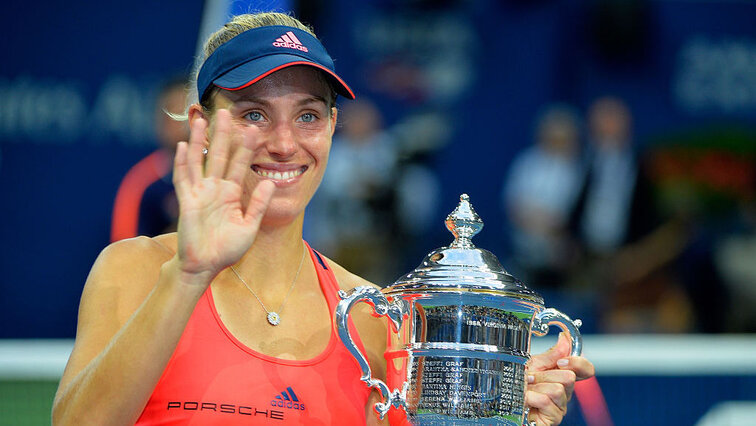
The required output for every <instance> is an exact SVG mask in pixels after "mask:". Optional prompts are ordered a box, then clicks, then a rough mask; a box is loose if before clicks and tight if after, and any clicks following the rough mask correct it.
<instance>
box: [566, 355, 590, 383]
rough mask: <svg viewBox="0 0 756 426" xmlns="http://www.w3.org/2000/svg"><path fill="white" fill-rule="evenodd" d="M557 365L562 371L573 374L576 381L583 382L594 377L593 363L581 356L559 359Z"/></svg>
mask: <svg viewBox="0 0 756 426" xmlns="http://www.w3.org/2000/svg"><path fill="white" fill-rule="evenodd" d="M557 365H558V367H559V368H560V369H562V370H568V371H572V372H574V373H575V376H577V379H578V380H585V379H588V378H591V377H593V376H595V375H596V368H595V367H594V366H593V363H591V362H590V361H588V359H587V358H585V357H582V356H571V357H567V358H563V359H560V360H559V361H558V362H557Z"/></svg>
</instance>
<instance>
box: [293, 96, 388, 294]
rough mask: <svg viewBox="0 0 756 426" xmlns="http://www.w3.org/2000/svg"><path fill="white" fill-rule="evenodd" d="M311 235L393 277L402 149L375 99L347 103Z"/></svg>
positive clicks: (372, 271)
mask: <svg viewBox="0 0 756 426" xmlns="http://www.w3.org/2000/svg"><path fill="white" fill-rule="evenodd" d="M339 119H340V121H341V122H342V127H341V129H339V131H338V133H337V134H336V135H335V136H334V138H333V146H332V148H331V154H330V157H329V160H328V168H327V169H326V173H325V176H324V177H323V182H322V184H321V186H320V188H319V189H318V192H317V193H316V195H315V197H314V199H313V202H312V204H311V206H312V208H311V212H310V214H311V218H310V219H309V220H310V222H309V226H308V230H307V238H308V239H309V240H310V241H311V242H312V244H313V245H316V246H317V247H320V250H322V251H323V252H324V253H325V254H327V255H328V256H331V257H333V259H334V260H335V261H336V262H338V263H340V264H341V265H343V266H344V267H345V268H347V269H349V270H351V271H353V272H355V273H357V274H359V275H361V276H364V277H366V278H367V279H369V280H371V281H373V282H376V283H381V284H384V285H385V284H387V281H388V280H390V279H393V278H395V277H393V272H394V268H393V267H391V266H389V264H390V262H392V261H393V260H392V259H393V256H392V255H391V253H390V249H391V244H392V237H393V235H394V232H393V230H394V228H395V219H394V217H395V215H394V207H395V192H394V183H395V182H394V180H395V176H396V165H397V153H396V147H395V142H394V140H393V139H392V138H391V137H390V136H389V134H388V132H386V131H385V129H384V125H383V118H382V116H381V113H380V112H379V111H378V109H377V108H376V106H375V105H374V104H373V103H372V102H370V101H369V100H364V99H363V100H358V101H354V102H350V103H349V104H348V105H346V106H344V108H343V110H342V111H341V113H340V114H339Z"/></svg>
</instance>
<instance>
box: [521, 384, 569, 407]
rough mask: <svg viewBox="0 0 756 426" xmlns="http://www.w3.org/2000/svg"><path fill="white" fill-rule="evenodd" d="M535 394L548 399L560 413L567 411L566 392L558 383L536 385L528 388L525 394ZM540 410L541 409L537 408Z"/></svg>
mask: <svg viewBox="0 0 756 426" xmlns="http://www.w3.org/2000/svg"><path fill="white" fill-rule="evenodd" d="M529 392H536V393H539V394H543V395H546V396H548V397H549V399H550V400H551V402H552V403H553V404H554V405H556V406H557V407H559V409H560V410H562V411H567V391H566V389H565V388H564V386H562V385H561V384H560V383H538V384H535V385H530V386H528V391H527V392H526V394H527V393H529ZM539 408H542V407H539Z"/></svg>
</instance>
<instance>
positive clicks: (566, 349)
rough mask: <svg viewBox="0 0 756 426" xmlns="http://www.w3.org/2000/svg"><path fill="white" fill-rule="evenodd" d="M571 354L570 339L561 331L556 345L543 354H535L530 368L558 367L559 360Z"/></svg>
mask: <svg viewBox="0 0 756 426" xmlns="http://www.w3.org/2000/svg"><path fill="white" fill-rule="evenodd" d="M569 355H570V341H569V339H567V336H566V335H565V334H564V333H559V338H558V339H557V342H556V344H555V345H554V346H552V347H551V348H550V349H549V350H547V351H546V352H544V353H542V354H537V355H533V356H532V357H531V358H530V362H529V363H528V370H531V371H544V370H551V369H554V368H556V366H557V361H559V360H560V359H562V358H566V357H568V356H569Z"/></svg>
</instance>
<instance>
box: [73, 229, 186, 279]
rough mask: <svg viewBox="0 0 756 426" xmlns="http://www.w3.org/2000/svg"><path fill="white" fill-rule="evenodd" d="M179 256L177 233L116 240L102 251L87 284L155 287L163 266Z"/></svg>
mask: <svg viewBox="0 0 756 426" xmlns="http://www.w3.org/2000/svg"><path fill="white" fill-rule="evenodd" d="M175 254H176V236H175V234H166V235H160V236H157V237H143V236H140V237H135V238H128V239H125V240H120V241H116V242H114V243H111V244H110V245H108V246H107V247H105V248H104V249H103V250H102V252H100V255H99V256H98V257H97V260H96V261H95V263H94V265H93V266H92V270H91V271H90V273H89V277H88V279H87V282H88V283H91V284H92V285H97V286H106V287H120V286H129V287H132V288H133V287H135V286H139V285H140V284H141V283H144V284H145V285H147V284H150V285H152V284H154V277H155V275H156V274H157V273H158V272H159V271H160V267H161V266H162V265H163V263H165V262H167V261H168V260H170V259H171V258H172V257H173V256H174V255H175Z"/></svg>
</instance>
